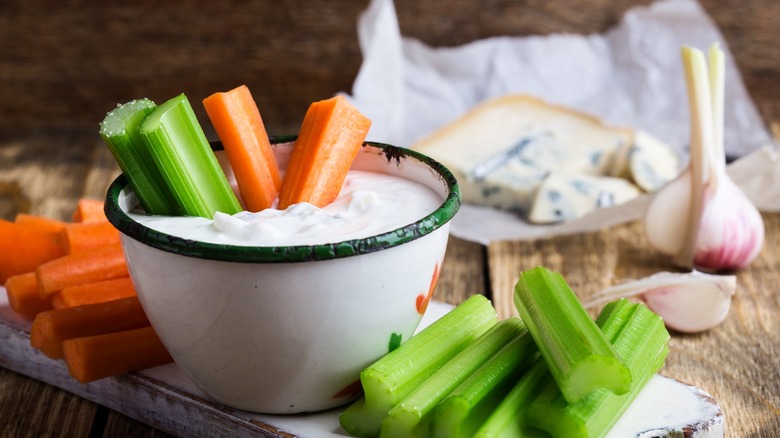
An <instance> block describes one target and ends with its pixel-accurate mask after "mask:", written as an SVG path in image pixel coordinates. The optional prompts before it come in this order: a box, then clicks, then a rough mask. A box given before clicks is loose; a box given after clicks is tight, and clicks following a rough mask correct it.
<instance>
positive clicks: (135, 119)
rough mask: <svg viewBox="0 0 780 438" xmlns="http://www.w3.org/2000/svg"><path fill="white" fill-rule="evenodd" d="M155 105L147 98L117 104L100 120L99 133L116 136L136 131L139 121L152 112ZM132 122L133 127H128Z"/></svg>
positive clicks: (104, 135)
mask: <svg viewBox="0 0 780 438" xmlns="http://www.w3.org/2000/svg"><path fill="white" fill-rule="evenodd" d="M156 106H157V105H156V104H155V103H154V102H152V101H151V100H149V99H146V98H143V99H136V100H133V101H130V102H127V103H125V104H122V105H119V106H118V107H116V108H114V109H113V110H111V111H109V113H108V114H106V117H105V118H104V119H103V121H102V122H100V131H99V133H100V135H101V136H103V137H104V138H105V137H109V138H111V137H117V136H123V135H127V134H128V133H129V132H134V131H136V128H137V127H138V125H140V124H141V121H142V120H143V119H144V118H145V117H146V116H147V115H148V114H149V113H151V112H152V110H153V109H154V108H155V107H156ZM129 124H132V125H133V128H131V129H128V125H129Z"/></svg>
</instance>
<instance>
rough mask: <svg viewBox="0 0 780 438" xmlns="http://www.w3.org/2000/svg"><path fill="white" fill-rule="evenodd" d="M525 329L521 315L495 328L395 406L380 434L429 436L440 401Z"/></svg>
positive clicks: (383, 423) (404, 437) (401, 436)
mask: <svg viewBox="0 0 780 438" xmlns="http://www.w3.org/2000/svg"><path fill="white" fill-rule="evenodd" d="M523 332H527V330H526V329H525V325H524V324H523V323H522V321H520V320H519V319H518V318H509V319H506V320H504V321H501V322H499V323H497V324H496V325H494V326H493V327H491V328H490V329H489V330H488V331H487V332H485V333H484V334H483V335H482V336H480V337H479V338H477V339H476V340H475V341H474V342H472V343H471V344H470V345H469V346H467V347H466V348H465V349H463V351H461V352H460V353H458V354H457V355H456V356H455V357H453V358H452V359H451V360H450V361H448V362H447V363H445V364H444V365H443V366H442V367H441V368H440V369H439V370H438V371H436V372H435V373H434V374H433V375H432V376H431V377H429V378H428V379H427V380H425V381H424V382H423V383H422V384H421V385H420V386H418V387H417V389H415V390H414V391H412V393H411V394H409V395H408V396H407V397H405V398H404V399H403V400H401V402H400V403H398V404H397V405H396V406H395V407H393V409H391V410H390V412H389V413H388V414H387V417H386V418H385V419H384V420H383V421H382V429H381V433H380V436H381V437H387V438H393V437H397V438H408V437H426V436H428V434H429V423H430V419H431V417H432V414H433V412H434V409H435V408H436V406H437V405H438V404H439V402H441V401H442V400H443V399H444V398H445V397H446V396H447V395H448V394H449V393H450V392H451V391H452V390H453V389H455V388H456V387H457V386H458V385H459V384H460V383H461V382H463V381H464V380H466V378H468V377H469V376H470V375H471V374H472V373H473V372H474V371H475V370H476V369H477V368H479V366H480V365H482V364H483V363H484V362H486V361H487V360H488V359H490V357H491V356H493V355H494V354H495V353H496V352H498V351H499V350H500V349H501V348H502V347H504V346H505V345H506V344H507V343H508V342H509V341H511V340H512V338H514V337H516V336H517V335H519V334H520V333H523Z"/></svg>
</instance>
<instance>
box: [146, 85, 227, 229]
mask: <svg viewBox="0 0 780 438" xmlns="http://www.w3.org/2000/svg"><path fill="white" fill-rule="evenodd" d="M138 132H139V134H140V136H141V138H142V139H143V141H144V142H145V143H146V145H147V147H148V148H149V150H150V151H151V154H152V156H153V157H154V160H155V162H156V163H157V165H158V167H159V169H160V173H161V174H162V176H163V179H164V180H165V182H166V183H167V184H168V188H169V189H170V190H171V192H172V194H173V197H174V198H175V199H176V201H177V202H178V203H179V205H180V206H181V209H182V212H183V213H184V214H185V215H188V216H202V217H205V218H212V217H213V216H214V213H216V212H221V213H226V214H235V213H238V212H240V211H241V205H240V204H239V202H238V198H236V195H235V193H233V190H232V189H231V187H230V184H229V183H228V180H227V178H226V177H225V174H224V172H223V171H222V169H221V168H220V166H219V163H218V162H217V158H216V157H215V156H214V153H213V152H212V150H211V146H210V145H209V142H208V140H207V139H206V134H204V133H203V129H202V128H201V126H200V124H199V123H198V120H197V118H196V117H195V112H194V111H193V110H192V106H191V105H190V102H189V100H187V96H185V95H184V94H180V95H178V96H176V97H174V98H172V99H170V100H168V101H167V102H165V103H163V104H162V105H160V106H158V107H157V108H155V109H154V111H152V113H151V114H149V115H148V116H146V118H145V119H144V120H143V122H142V123H141V126H140V127H139V128H138Z"/></svg>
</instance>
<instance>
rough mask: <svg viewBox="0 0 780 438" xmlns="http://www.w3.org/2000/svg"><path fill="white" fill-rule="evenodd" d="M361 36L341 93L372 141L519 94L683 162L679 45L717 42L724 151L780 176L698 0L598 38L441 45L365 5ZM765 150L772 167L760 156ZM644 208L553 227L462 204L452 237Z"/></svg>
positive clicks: (665, 6)
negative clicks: (663, 148) (722, 74)
mask: <svg viewBox="0 0 780 438" xmlns="http://www.w3.org/2000/svg"><path fill="white" fill-rule="evenodd" d="M358 39H359V43H360V48H361V52H362V54H363V64H362V66H361V68H360V71H359V73H358V75H357V77H356V79H355V82H354V84H353V89H352V94H351V95H350V94H346V93H344V94H345V96H346V97H347V98H348V99H349V100H350V101H351V102H352V103H353V104H354V105H355V106H356V107H357V108H358V109H359V110H360V111H361V112H363V113H364V114H366V115H367V116H368V117H370V118H371V119H372V123H373V124H372V127H371V131H370V132H369V134H368V139H369V140H373V141H379V142H384V143H390V144H395V145H398V146H404V147H410V146H412V145H413V144H414V143H415V142H416V141H417V140H419V139H421V138H422V137H424V136H425V135H427V134H429V133H431V132H433V131H435V130H436V129H438V128H440V127H442V126H443V125H445V124H447V123H449V122H451V121H452V120H454V119H456V118H457V117H459V116H461V115H462V114H464V113H465V112H466V111H468V110H469V109H471V108H472V107H473V106H475V105H476V104H478V103H479V102H482V101H483V100H486V99H490V98H494V97H498V96H501V95H505V94H510V93H526V94H531V95H535V96H538V97H540V98H542V99H545V100H547V101H549V102H551V103H556V104H561V105H566V106H569V107H572V108H576V109H579V110H581V111H585V112H589V113H592V114H595V115H597V116H599V117H601V118H602V119H603V120H604V121H605V122H606V123H608V124H611V125H618V126H632V127H635V128H639V129H642V130H645V131H646V132H649V133H650V134H652V135H653V136H655V137H657V138H659V139H661V140H663V141H665V142H667V143H669V144H670V145H672V146H673V147H675V148H676V149H677V150H678V151H679V152H680V153H681V154H682V155H683V156H685V155H686V151H687V145H688V136H689V125H688V105H687V94H686V89H685V81H684V75H683V68H682V62H681V58H680V47H681V46H682V45H690V46H694V47H698V48H701V49H704V50H706V49H707V48H708V47H709V46H710V44H712V43H713V42H719V44H720V45H721V47H722V48H723V49H724V52H725V53H726V94H725V99H726V102H727V105H726V114H725V133H724V137H725V149H726V154H727V156H730V157H733V158H736V157H743V156H745V155H748V154H750V155H753V157H754V159H753V160H752V161H751V164H752V165H754V166H758V168H754V169H753V172H747V173H746V174H747V175H746V176H750V175H749V174H754V175H756V174H757V175H763V176H762V178H763V180H766V179H767V178H770V179H771V175H772V174H773V172H775V171H774V170H772V169H776V170H780V162H778V160H777V159H776V154H775V153H774V152H773V151H772V150H770V149H763V147H765V146H767V145H770V144H771V136H770V135H769V132H768V130H767V128H766V126H765V124H764V122H763V121H762V119H761V117H760V115H759V114H758V111H757V110H756V107H755V104H754V103H753V102H752V100H751V99H750V96H749V95H748V93H747V91H746V89H745V86H744V84H743V82H742V79H741V76H740V74H739V70H738V68H737V66H736V65H735V63H734V60H733V57H732V56H731V54H730V52H729V50H728V46H727V44H726V42H725V40H724V39H723V37H722V35H721V34H720V32H719V31H718V29H717V27H716V26H715V25H714V23H713V22H712V20H711V19H710V18H709V17H708V16H707V14H706V12H705V11H704V10H703V9H702V7H701V6H700V5H699V4H698V3H697V2H696V1H694V0H661V1H657V2H656V3H653V4H651V5H650V6H648V7H635V8H632V9H630V10H629V11H627V12H626V14H625V15H624V17H623V19H622V21H621V22H620V24H618V25H617V26H616V27H615V28H613V29H610V30H609V31H607V32H605V33H603V34H591V35H574V34H552V35H546V36H527V37H494V38H488V39H484V40H478V41H474V42H471V43H469V44H465V45H463V46H458V47H441V48H436V47H430V46H427V45H425V44H424V43H422V42H420V41H418V40H416V39H412V38H408V37H403V36H402V35H401V33H400V30H399V26H398V19H397V16H396V13H395V8H394V5H393V2H392V0H372V1H371V3H370V4H369V7H368V8H367V9H366V10H365V11H364V13H363V14H362V15H361V16H360V18H359V21H358ZM764 154H766V156H767V157H771V156H774V157H775V159H774V161H772V160H770V161H769V162H766V161H763V160H761V159H755V157H756V156H757V155H764ZM745 158H747V157H745ZM764 158H766V157H764ZM740 161H742V160H740ZM735 164H736V163H735ZM775 173H776V172H775ZM764 174H769V175H770V176H768V177H767V176H766V175H764ZM747 179H748V181H742V182H743V183H752V185H751V184H748V186H750V187H754V188H756V186H757V183H754V182H753V181H752V180H755V179H756V178H752V177H751V178H747ZM758 186H759V187H760V184H758ZM762 189H763V191H764V192H763V193H758V192H757V193H747V194H748V196H749V197H751V199H752V197H753V195H760V196H762V197H763V198H765V199H762V201H761V202H763V203H764V204H768V205H769V208H768V209H773V208H778V209H780V193H774V194H771V193H769V194H767V193H766V187H763V188H762ZM778 190H780V189H778ZM746 192H747V190H746ZM648 201H649V196H643V197H641V198H640V199H637V200H635V201H633V202H631V203H629V204H626V205H623V206H618V207H613V208H609V209H604V210H599V211H597V212H594V213H593V214H590V215H588V216H586V217H584V218H581V219H580V220H577V221H572V222H568V223H565V224H557V225H552V226H538V225H530V224H527V223H525V222H524V221H523V220H522V219H521V218H519V217H518V216H517V215H514V214H511V213H507V212H501V211H498V210H495V209H492V208H484V207H478V206H473V205H464V206H463V208H462V209H461V211H460V212H459V213H458V215H456V217H455V219H454V220H453V223H452V227H451V232H452V234H453V235H456V236H458V237H461V238H464V239H467V240H472V241H477V242H480V243H485V244H486V243H489V242H491V241H494V240H516V239H528V238H536V237H544V236H550V235H557V234H565V233H574V232H582V231H590V230H593V229H598V228H602V227H605V226H610V225H614V224H618V223H622V222H626V221H630V220H634V219H637V218H639V217H641V215H642V214H643V212H644V208H645V206H646V204H647V203H648Z"/></svg>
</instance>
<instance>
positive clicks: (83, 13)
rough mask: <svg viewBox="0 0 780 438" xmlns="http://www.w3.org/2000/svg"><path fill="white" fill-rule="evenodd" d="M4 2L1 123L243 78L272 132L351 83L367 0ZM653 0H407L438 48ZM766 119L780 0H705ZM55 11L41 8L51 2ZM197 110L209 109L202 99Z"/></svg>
mask: <svg viewBox="0 0 780 438" xmlns="http://www.w3.org/2000/svg"><path fill="white" fill-rule="evenodd" d="M43 3H46V2H42V1H40V0H39V1H32V2H30V1H22V0H11V1H5V2H3V4H2V6H0V8H2V9H0V10H2V14H0V41H2V42H3V43H2V44H0V65H2V66H3V71H2V77H3V80H2V81H0V130H6V129H19V128H23V129H37V128H39V127H41V126H50V127H55V126H59V127H66V128H70V127H80V128H82V129H95V126H96V124H97V122H98V121H99V119H100V118H101V117H102V115H103V114H105V112H106V111H108V110H110V109H111V108H112V107H113V106H114V105H116V104H117V103H119V102H125V101H127V100H130V99H134V98H137V97H142V96H145V97H149V98H152V99H154V100H156V101H162V100H164V99H168V98H170V97H172V96H174V95H176V94H178V93H181V92H186V93H187V95H188V97H190V99H191V100H192V101H193V102H199V101H200V100H201V99H203V98H204V97H206V96H207V95H208V94H210V93H212V92H214V91H215V90H224V89H228V88H232V87H233V86H235V85H237V84H240V83H245V84H247V85H248V86H249V87H250V89H252V90H253V93H254V95H255V98H256V100H257V101H258V104H259V105H260V108H261V110H262V111H263V114H264V118H265V121H266V124H267V126H268V129H269V132H271V133H272V134H287V133H293V132H297V129H298V127H299V126H300V121H301V120H302V118H303V114H304V113H305V110H306V108H307V106H308V104H309V103H310V102H311V101H312V100H317V99H321V98H325V97H329V96H331V95H333V94H334V93H336V92H339V91H347V92H348V91H350V90H351V87H352V83H353V81H354V78H355V76H356V75H357V72H358V69H359V68H360V62H361V54H360V48H359V46H358V41H357V27H356V19H357V17H358V15H359V14H360V13H361V12H362V11H363V9H364V8H365V7H366V6H367V4H368V1H367V0H364V1H359V2H355V1H350V0H333V1H328V2H317V1H312V0H307V1H300V2H292V1H281V2H243V1H238V0H230V1H224V2H209V3H207V4H204V3H203V2H198V1H184V2H175V3H162V4H160V3H157V2H149V1H142V2H132V3H123V2H98V3H90V4H84V3H83V2H79V1H74V0H69V1H63V2H51V3H52V4H51V5H49V6H42V4H43ZM649 3H651V2H650V1H649V0H595V1H590V0H572V1H569V2H546V1H542V0H524V1H511V0H488V1H481V2H473V1H468V0H454V1H449V2H446V3H442V2H439V1H435V0H419V1H413V2H412V1H397V2H396V9H397V15H398V20H399V23H400V28H401V31H402V33H403V34H404V35H407V36H410V37H414V38H418V39H420V40H421V41H423V42H425V43H428V44H431V45H436V46H453V45H459V44H465V43H468V42H471V41H473V40H476V39H480V38H488V37H493V36H501V35H518V36H523V35H532V34H541V35H545V34H550V33H559V32H569V33H580V34H588V33H593V32H603V31H604V30H606V29H609V28H610V27H611V26H614V25H615V24H617V23H618V22H619V20H620V18H621V17H622V15H623V13H624V12H625V11H626V10H628V9H629V8H630V7H632V6H636V5H647V4H649ZM701 3H702V4H703V6H704V8H705V9H706V10H707V12H708V13H709V14H710V15H711V16H712V17H713V20H714V21H715V22H716V24H718V25H719V27H720V28H721V29H722V31H723V34H724V36H725V38H726V40H727V41H728V42H729V45H730V47H731V48H732V50H733V52H734V55H735V58H736V60H737V63H738V65H739V66H740V68H741V70H742V72H743V75H744V78H745V82H746V85H747V88H748V89H749V90H750V92H751V94H752V95H753V97H754V98H755V99H756V101H757V104H758V107H759V110H760V111H761V113H762V115H763V116H764V118H765V119H767V120H776V119H780V89H778V87H777V86H776V82H777V81H776V78H777V77H778V76H780V48H778V45H777V44H776V39H777V32H776V23H777V22H778V19H780V3H778V2H776V1H774V0H751V2H750V5H749V6H747V5H745V4H743V3H742V2H721V1H718V0H701ZM42 7H43V8H48V10H50V12H51V13H47V14H41V13H40V10H41V8H42ZM194 106H195V109H196V112H197V114H198V117H205V112H204V111H203V109H202V108H200V105H194Z"/></svg>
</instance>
